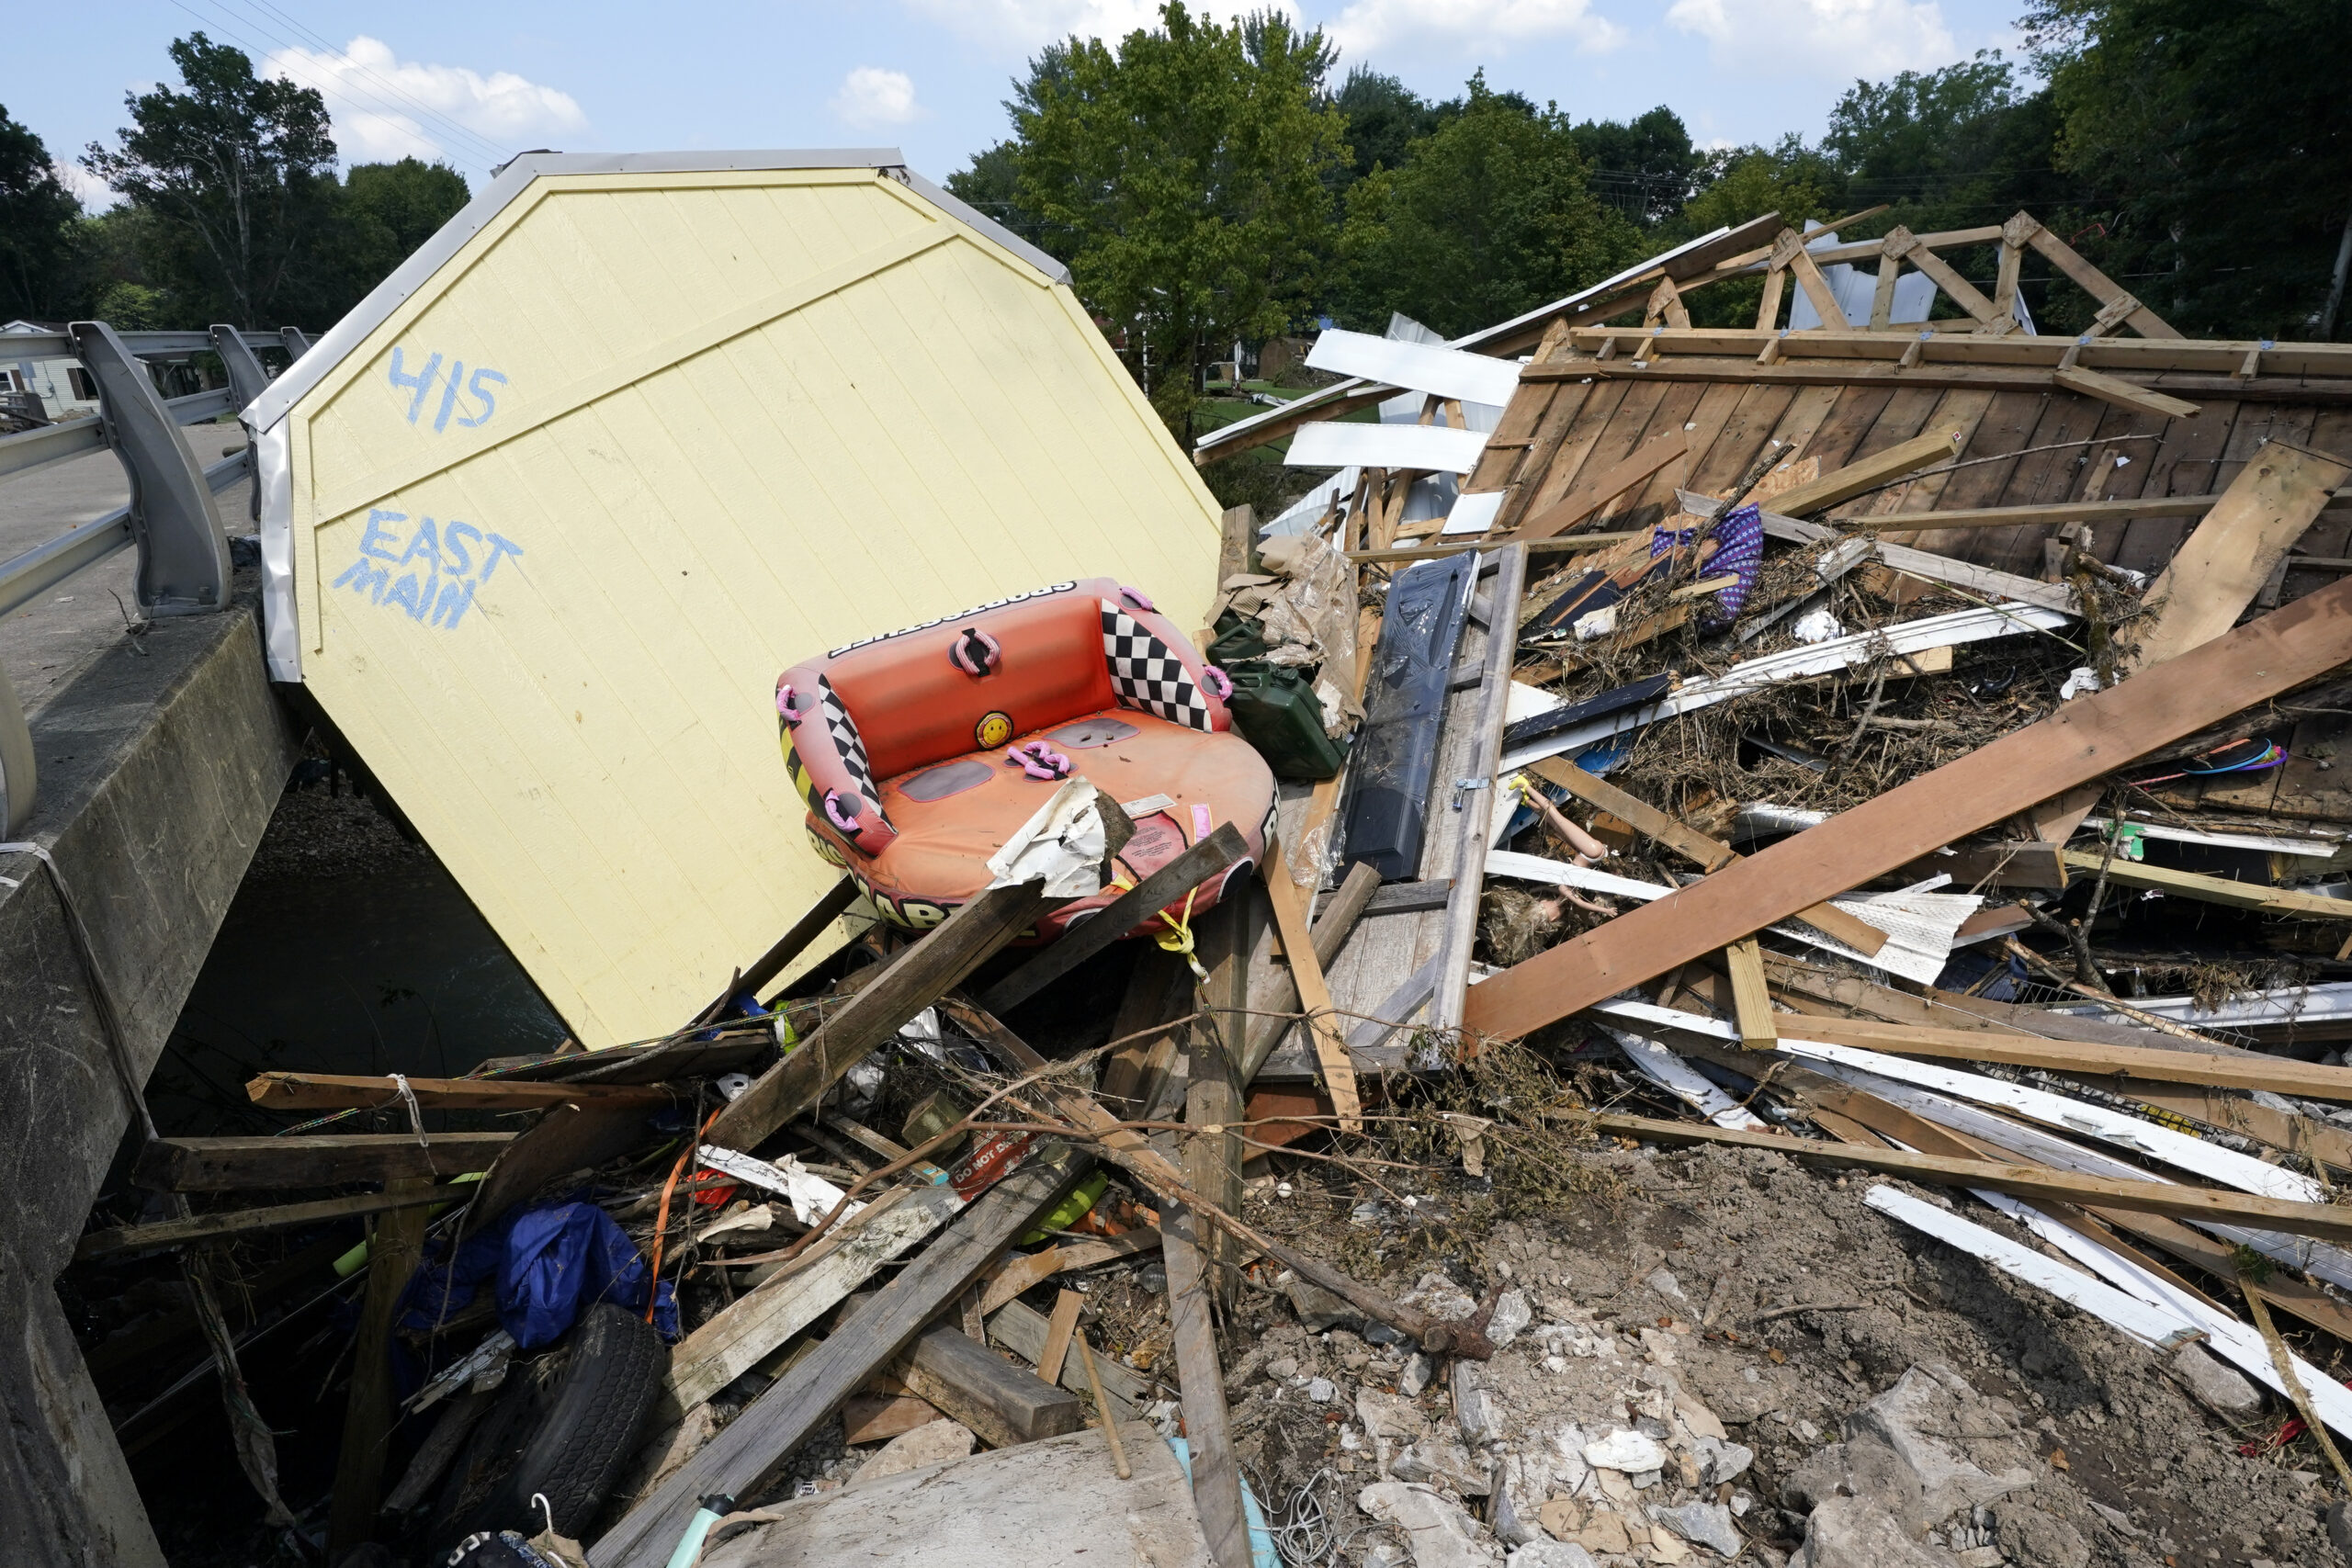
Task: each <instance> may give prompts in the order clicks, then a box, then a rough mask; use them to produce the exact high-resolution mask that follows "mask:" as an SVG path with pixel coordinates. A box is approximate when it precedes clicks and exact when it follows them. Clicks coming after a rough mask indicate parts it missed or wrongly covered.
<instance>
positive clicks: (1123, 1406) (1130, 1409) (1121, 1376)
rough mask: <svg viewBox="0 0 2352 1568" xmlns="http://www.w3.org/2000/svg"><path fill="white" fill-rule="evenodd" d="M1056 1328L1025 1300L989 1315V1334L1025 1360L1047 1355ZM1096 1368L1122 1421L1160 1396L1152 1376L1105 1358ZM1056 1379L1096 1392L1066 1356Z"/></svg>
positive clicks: (1073, 1389) (1070, 1387) (1076, 1388)
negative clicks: (1049, 1340)
mask: <svg viewBox="0 0 2352 1568" xmlns="http://www.w3.org/2000/svg"><path fill="white" fill-rule="evenodd" d="M1052 1328H1053V1324H1052V1321H1051V1320H1050V1319H1048V1318H1047V1317H1046V1314H1044V1313H1042V1312H1039V1311H1038V1310H1037V1309H1036V1308H1035V1307H1033V1306H1030V1305H1028V1304H1026V1303H1022V1302H1007V1303H1004V1305H1003V1306H1001V1307H999V1308H998V1309H997V1310H996V1311H995V1312H993V1313H991V1314H989V1338H990V1339H992V1340H994V1341H995V1342H996V1343H998V1344H999V1345H1001V1346H1003V1347H1004V1348H1006V1349H1008V1350H1010V1351H1012V1353H1013V1354H1014V1355H1016V1356H1018V1357H1020V1358H1021V1359H1023V1360H1024V1361H1030V1362H1035V1361H1036V1360H1038V1359H1040V1358H1042V1357H1043V1356H1044V1355H1045V1353H1046V1335H1047V1334H1049V1333H1050V1332H1051V1331H1052ZM1095 1371H1096V1372H1097V1374H1098V1375H1099V1376H1100V1377H1101V1378H1102V1380H1103V1389H1104V1391H1105V1392H1106V1393H1109V1394H1110V1396H1111V1402H1112V1408H1113V1409H1114V1410H1116V1411H1117V1412H1118V1413H1119V1418H1120V1419H1121V1420H1126V1419H1129V1418H1131V1417H1133V1416H1137V1415H1139V1414H1141V1413H1142V1412H1143V1410H1144V1409H1145V1408H1146V1407H1147V1406H1148V1405H1149V1404H1151V1402H1152V1401H1153V1400H1154V1399H1155V1398H1157V1397H1158V1395H1157V1394H1155V1393H1154V1392H1153V1389H1152V1383H1151V1380H1150V1379H1148V1378H1147V1377H1144V1376H1143V1375H1142V1374H1141V1373H1138V1372H1136V1371H1131V1370H1130V1369H1128V1368H1126V1367H1124V1366H1121V1365H1120V1364H1119V1363H1118V1362H1116V1361H1103V1362H1102V1363H1101V1364H1100V1365H1098V1366H1097V1367H1096V1369H1095ZM1056 1381H1057V1382H1059V1383H1060V1384H1061V1386H1062V1387H1064V1388H1066V1389H1068V1390H1069V1391H1070V1393H1080V1394H1091V1393H1093V1392H1094V1391H1093V1390H1092V1389H1091V1388H1090V1387H1088V1386H1087V1382H1086V1374H1085V1371H1083V1370H1082V1369H1081V1368H1080V1367H1079V1366H1078V1365H1077V1364H1076V1363H1075V1362H1074V1361H1073V1360H1071V1359H1068V1358H1065V1359H1063V1361H1062V1372H1061V1376H1060V1377H1059V1378H1058V1379H1057V1380H1056ZM1171 1386H1172V1385H1171Z"/></svg>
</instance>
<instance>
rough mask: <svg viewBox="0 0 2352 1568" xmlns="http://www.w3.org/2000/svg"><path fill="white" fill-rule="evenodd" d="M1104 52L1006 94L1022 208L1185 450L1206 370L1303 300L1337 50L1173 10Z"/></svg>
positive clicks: (1073, 56)
mask: <svg viewBox="0 0 2352 1568" xmlns="http://www.w3.org/2000/svg"><path fill="white" fill-rule="evenodd" d="M1161 23H1162V25H1161V26H1160V27H1159V28H1157V29H1138V30H1137V31H1136V32H1133V33H1130V34H1128V35H1127V37H1126V38H1125V39H1122V40H1121V41H1120V43H1119V44H1118V47H1117V48H1116V50H1115V51H1114V50H1113V49H1112V48H1111V47H1109V46H1107V45H1105V44H1104V43H1103V42H1102V41H1101V40H1099V39H1076V38H1073V39H1069V41H1068V42H1066V43H1061V44H1057V45H1054V46H1053V47H1051V48H1049V49H1048V50H1046V51H1045V53H1044V54H1043V55H1041V56H1040V57H1039V59H1038V60H1037V61H1036V62H1033V65H1032V68H1031V72H1030V76H1029V79H1028V80H1027V81H1026V82H1023V83H1020V84H1018V85H1016V87H1015V97H1014V100H1013V101H1012V103H1011V104H1010V105H1008V106H1007V107H1009V108H1010V109H1011V110H1012V120H1013V128H1014V133H1015V135H1014V141H1015V145H1016V147H1017V148H1018V153H1017V157H1016V159H1015V162H1016V164H1017V168H1018V174H1017V179H1016V185H1015V189H1016V192H1017V197H1016V199H1017V205H1018V206H1019V207H1020V208H1021V209H1024V210H1025V211H1026V212H1027V213H1028V214H1031V215H1034V220H1035V223H1036V225H1037V237H1038V242H1039V243H1041V244H1043V245H1044V246H1045V247H1046V249H1047V250H1049V251H1052V252H1054V253H1055V254H1058V255H1060V256H1061V257H1063V258H1064V259H1065V260H1066V261H1068V263H1069V267H1070V272H1071V276H1072V277H1073V278H1074V280H1075V283H1076V288H1077V290H1078V293H1079V296H1080V298H1081V299H1084V300H1085V301H1086V303H1087V305H1088V306H1089V308H1091V310H1093V311H1094V312H1095V313H1096V315H1097V316H1098V317H1100V318H1102V319H1103V320H1104V321H1107V322H1108V323H1109V326H1110V332H1111V334H1112V336H1113V340H1114V342H1117V343H1121V344H1123V345H1124V346H1123V348H1122V353H1123V355H1125V358H1126V360H1127V362H1128V364H1129V366H1130V367H1131V368H1132V369H1134V370H1135V372H1136V375H1137V376H1138V378H1140V379H1142V380H1143V381H1144V383H1145V385H1146V386H1147V387H1148V389H1149V391H1150V393H1151V397H1152V402H1153V405H1154V406H1155V407H1156V408H1158V409H1159V412H1160V417H1161V418H1163V419H1165V420H1166V421H1167V422H1168V423H1169V426H1170V429H1171V430H1173V431H1175V432H1176V433H1177V434H1178V437H1179V439H1188V438H1189V436H1190V434H1191V424H1192V413H1193V404H1194V403H1195V402H1196V401H1197V400H1198V398H1199V394H1200V388H1201V384H1202V379H1203V375H1204V369H1205V367H1206V366H1207V364H1208V363H1209V362H1210V361H1211V360H1215V359H1222V358H1224V357H1225V356H1226V355H1227V353H1228V352H1229V351H1230V347H1231V344H1233V342H1234V340H1236V339H1237V338H1238V339H1241V340H1243V341H1245V342H1258V341H1262V340H1263V339H1265V338H1267V337H1271V336H1273V335H1274V334H1276V333H1280V332H1281V331H1282V330H1283V328H1284V327H1285V326H1286V325H1288V324H1289V322H1290V321H1292V319H1293V318H1294V317H1295V314H1296V313H1297V312H1298V311H1299V310H1302V309H1303V308H1304V307H1305V306H1306V305H1307V304H1308V303H1309V301H1310V300H1311V299H1312V298H1313V296H1314V293H1315V290H1316V288H1317V283H1318V276H1317V274H1318V267H1319V265H1320V264H1321V260H1322V257H1323V254H1324V251H1325V249H1326V246H1327V243H1328V235H1329V231H1330V226H1331V203H1330V198H1329V194H1328V192H1327V189H1326V183H1325V182H1326V180H1327V177H1328V176H1329V175H1331V174H1332V173H1333V172H1334V171H1335V170H1336V169H1338V168H1339V167H1340V166H1341V165H1342V164H1344V163H1345V161H1346V159H1347V155H1348V153H1347V146H1346V142H1345V140H1344V135H1343V126H1342V122H1341V119H1340V113H1339V111H1338V110H1337V109H1336V108H1334V107H1331V106H1330V105H1329V101H1328V100H1327V98H1326V97H1325V96H1324V93H1323V77H1324V73H1326V72H1327V71H1328V70H1329V66H1330V64H1331V59H1332V56H1331V51H1330V50H1329V46H1328V45H1326V44H1325V42H1324V40H1323V37H1322V35H1321V34H1320V33H1319V32H1306V33H1299V32H1295V31H1294V30H1293V29H1292V28H1291V26H1290V24H1289V23H1288V22H1287V21H1286V20H1285V19H1284V18H1283V17H1281V16H1280V15H1279V14H1274V13H1269V14H1265V15H1261V16H1258V17H1245V18H1243V19H1242V20H1241V21H1239V22H1238V23H1237V24H1235V25H1234V26H1231V27H1220V26H1218V25H1217V24H1216V23H1214V22H1211V21H1205V20H1202V19H1199V18H1195V17H1193V16H1192V15H1191V14H1190V13H1189V12H1187V11H1186V10H1185V9H1184V7H1183V6H1182V4H1181V3H1176V0H1171V3H1170V5H1168V6H1166V7H1165V8H1164V9H1163V10H1162V12H1161Z"/></svg>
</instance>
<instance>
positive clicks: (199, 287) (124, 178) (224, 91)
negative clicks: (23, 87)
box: [82, 32, 335, 329]
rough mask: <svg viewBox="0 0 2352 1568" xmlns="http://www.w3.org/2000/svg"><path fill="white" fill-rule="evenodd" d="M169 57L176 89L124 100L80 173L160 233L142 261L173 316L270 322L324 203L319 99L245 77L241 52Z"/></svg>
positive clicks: (326, 210)
mask: <svg viewBox="0 0 2352 1568" xmlns="http://www.w3.org/2000/svg"><path fill="white" fill-rule="evenodd" d="M171 57H172V62H173V63H174V64H175V65H176V66H177V67H178V68H179V73H180V81H181V88H180V89H178V90H175V89H174V88H172V87H170V86H158V87H156V88H155V89H154V90H153V92H149V93H133V94H130V95H128V96H126V97H125V100H124V102H125V106H126V107H128V108H129V110H130V119H131V123H130V125H129V126H127V127H125V128H124V129H123V130H120V131H119V132H117V134H118V136H119V138H120V141H121V146H120V147H119V148H107V147H106V146H104V145H102V144H100V143H98V142H95V141H94V142H92V143H91V144H90V147H89V151H88V152H87V153H86V155H85V156H84V158H83V160H82V164H83V166H84V167H85V168H86V169H88V170H89V171H90V172H91V173H93V174H95V175H98V176H99V177H100V178H101V179H104V180H105V181H106V182H107V185H108V186H112V187H113V188H114V189H115V190H116V191H117V192H119V194H120V195H122V196H123V197H125V198H127V199H128V200H129V201H130V204H131V205H132V206H133V207H135V208H139V209H142V210H143V211H145V212H148V213H150V214H152V215H153V217H154V218H155V219H156V220H158V221H159V223H160V224H161V225H162V226H163V228H164V231H165V237H166V239H167V243H166V245H165V247H164V252H163V254H161V255H160V256H157V257H154V258H152V263H153V265H159V266H160V267H161V268H162V269H163V271H164V274H165V275H166V276H164V277H162V278H161V279H159V280H158V281H161V282H162V283H163V284H164V286H165V288H167V290H168V291H169V292H170V293H172V294H173V295H174V296H175V297H176V299H177V308H178V309H179V310H182V311H183V312H186V311H189V310H194V311H195V312H196V313H197V314H200V315H211V316H212V319H214V320H226V321H234V322H236V323H237V324H238V325H240V326H243V327H246V328H249V329H250V328H258V327H260V326H262V325H264V324H276V323H275V322H270V321H267V318H269V317H271V316H272V315H273V314H274V313H275V312H276V311H277V309H278V305H279V299H280V296H281V295H282V294H284V293H287V292H288V288H289V284H293V283H295V282H296V281H297V280H298V278H299V276H300V274H301V273H302V272H303V271H304V270H305V269H306V268H308V267H310V266H311V265H314V264H315V262H316V259H317V250H318V246H319V239H320V234H321V231H322V229H323V228H324V227H325V225H326V223H327V221H328V218H329V214H330V212H331V209H332V206H333V194H332V193H333V186H334V157H335V149H334V140H333V138H332V137H331V136H330V135H329V127H328V122H327V109H326V101H325V99H323V98H322V97H321V96H320V95H319V94H318V93H317V92H316V91H315V90H314V89H311V88H309V87H298V86H296V85H294V84H293V83H291V82H289V81H287V80H285V79H283V78H279V79H277V80H272V81H266V80H264V79H262V78H260V77H258V76H256V75H255V74H254V65H253V62H252V61H251V60H250V59H248V58H247V57H246V56H245V53H244V51H242V50H239V49H233V48H231V47H229V46H228V45H225V44H216V43H214V42H212V41H211V40H210V39H208V38H206V37H205V36H204V35H203V34H202V33H200V32H198V33H191V34H189V35H188V36H187V38H184V39H175V40H174V41H173V43H172V46H171ZM216 312H217V313H216Z"/></svg>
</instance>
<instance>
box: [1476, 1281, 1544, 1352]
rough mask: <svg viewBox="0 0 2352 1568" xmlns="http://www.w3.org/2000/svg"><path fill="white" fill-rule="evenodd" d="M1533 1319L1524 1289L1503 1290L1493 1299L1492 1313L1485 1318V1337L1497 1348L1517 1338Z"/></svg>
mask: <svg viewBox="0 0 2352 1568" xmlns="http://www.w3.org/2000/svg"><path fill="white" fill-rule="evenodd" d="M1534 1321H1535V1309H1534V1308H1533V1307H1532V1306H1530V1305H1529V1304H1528V1301H1527V1292H1525V1291H1505V1292H1503V1293H1502V1294H1501V1295H1500V1296H1498V1297H1497V1298H1496V1299H1495V1310H1494V1314H1493V1315H1492V1316H1491V1317H1489V1318H1487V1341H1488V1343H1490V1344H1492V1345H1493V1346H1494V1348H1496V1349H1498V1350H1499V1349H1501V1348H1503V1347H1504V1346H1506V1345H1508V1344H1510V1342H1511V1341H1512V1340H1514V1339H1516V1338H1518V1337H1520V1335H1521V1333H1523V1332H1525V1330H1526V1328H1527V1325H1529V1324H1531V1323H1532V1322H1534Z"/></svg>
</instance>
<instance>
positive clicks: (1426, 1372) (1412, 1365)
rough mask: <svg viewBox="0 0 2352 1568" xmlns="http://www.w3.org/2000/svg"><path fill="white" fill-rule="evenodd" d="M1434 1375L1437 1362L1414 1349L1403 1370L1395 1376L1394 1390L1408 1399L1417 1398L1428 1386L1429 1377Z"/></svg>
mask: <svg viewBox="0 0 2352 1568" xmlns="http://www.w3.org/2000/svg"><path fill="white" fill-rule="evenodd" d="M1436 1375H1437V1364H1436V1363H1435V1362H1433V1361H1431V1360H1430V1359H1429V1358H1428V1357H1427V1356H1424V1355H1422V1354H1421V1353H1420V1352H1419V1350H1416V1351H1414V1352H1413V1354H1412V1357H1411V1359H1408V1360H1407V1361H1406V1363H1405V1370H1404V1371H1403V1372H1401V1373H1400V1374H1398V1376H1397V1393H1401V1394H1403V1395H1404V1396H1405V1397H1406V1398H1408V1399H1418V1398H1419V1397H1420V1394H1421V1391H1422V1390H1423V1389H1425V1388H1427V1387H1429V1386H1430V1379H1431V1378H1433V1377H1435V1376H1436Z"/></svg>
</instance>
